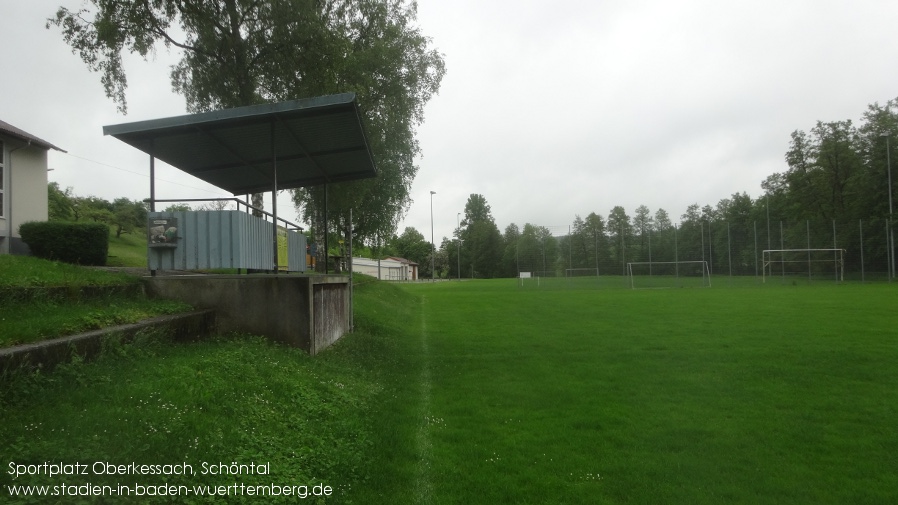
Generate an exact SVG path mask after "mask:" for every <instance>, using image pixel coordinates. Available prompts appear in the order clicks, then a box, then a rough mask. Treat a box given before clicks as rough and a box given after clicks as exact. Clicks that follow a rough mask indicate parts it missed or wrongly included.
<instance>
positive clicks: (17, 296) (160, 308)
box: [0, 255, 190, 347]
mask: <svg viewBox="0 0 898 505" xmlns="http://www.w3.org/2000/svg"><path fill="white" fill-rule="evenodd" d="M139 282H140V281H139V279H138V278H136V277H134V276H130V275H126V274H121V273H113V272H104V271H99V270H94V269H89V268H83V267H79V266H75V265H68V264H65V263H59V262H53V261H46V260H41V259H38V258H32V257H22V256H9V255H2V256H0V347H8V346H12V345H18V344H25V343H30V342H36V341H39V340H45V339H49V338H55V337H61V336H65V335H71V334H75V333H80V332H84V331H89V330H94V329H99V328H104V327H108V326H114V325H118V324H126V323H134V322H137V321H140V320H143V319H147V318H150V317H153V316H158V315H162V314H174V313H178V312H186V311H188V310H190V306H189V305H186V304H184V303H180V302H174V301H171V300H151V299H147V298H146V297H144V296H142V295H140V294H138V291H139V290H135V289H131V288H134V287H135V286H136V284H138V283H139ZM107 290H108V291H107ZM88 292H90V293H88Z"/></svg>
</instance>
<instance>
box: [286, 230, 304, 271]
mask: <svg viewBox="0 0 898 505" xmlns="http://www.w3.org/2000/svg"><path fill="white" fill-rule="evenodd" d="M287 270H288V271H290V272H305V271H306V236H305V235H303V234H302V233H298V232H295V231H288V232H287Z"/></svg>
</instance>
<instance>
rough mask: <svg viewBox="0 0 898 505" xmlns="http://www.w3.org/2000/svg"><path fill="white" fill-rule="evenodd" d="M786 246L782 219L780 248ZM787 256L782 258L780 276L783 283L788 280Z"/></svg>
mask: <svg viewBox="0 0 898 505" xmlns="http://www.w3.org/2000/svg"><path fill="white" fill-rule="evenodd" d="M785 248H786V242H785V241H784V240H783V222H782V221H780V249H785ZM784 259H785V258H781V259H780V278H781V281H782V282H783V283H785V282H786V262H785V261H784Z"/></svg>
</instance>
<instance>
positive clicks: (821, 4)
mask: <svg viewBox="0 0 898 505" xmlns="http://www.w3.org/2000/svg"><path fill="white" fill-rule="evenodd" d="M59 5H65V6H66V7H69V8H72V9H74V8H77V7H78V6H79V5H81V2H80V0H28V1H24V0H0V9H2V10H0V47H3V49H4V50H3V55H4V58H3V66H2V68H3V71H2V75H3V78H2V79H0V119H2V120H4V121H6V122H8V123H11V124H13V125H15V126H17V127H19V128H22V129H24V130H26V131H28V132H29V133H32V134H34V135H36V136H38V137H41V138H43V139H45V140H47V141H49V142H51V143H53V144H55V145H57V146H59V147H61V148H63V149H65V150H67V151H68V154H62V153H56V152H53V153H52V154H51V155H50V167H51V168H53V169H54V170H53V171H52V172H50V180H51V181H57V182H58V183H59V185H60V186H61V187H63V188H66V187H72V188H73V191H74V193H75V194H77V195H80V196H87V195H95V196H100V197H103V198H106V199H109V200H112V199H113V198H116V197H119V196H125V197H128V198H132V199H143V198H146V197H148V196H149V179H148V173H149V164H148V161H147V158H146V155H144V154H143V153H141V152H139V151H137V150H136V149H134V148H132V147H130V146H128V145H126V144H124V143H122V142H120V141H118V140H115V139H114V138H111V137H104V136H103V134H102V127H103V126H104V125H110V124H119V123H126V122H132V121H139V120H144V119H155V118H160V117H168V116H176V115H182V114H184V113H185V108H184V100H183V99H182V98H181V97H179V96H177V95H174V94H173V93H172V92H171V86H170V82H169V78H168V74H169V66H170V65H171V64H172V63H173V62H174V61H175V60H176V58H177V55H176V54H169V53H167V52H166V51H165V50H160V51H159V52H158V53H157V54H156V57H155V59H154V60H153V61H150V62H148V63H147V62H143V61H142V60H140V59H139V58H131V59H129V60H128V62H129V63H128V66H127V72H128V80H129V88H128V94H127V98H128V104H129V114H128V115H127V116H123V115H121V114H119V113H118V112H117V111H116V107H115V105H114V104H113V103H112V101H111V100H109V99H108V98H106V96H105V95H104V93H103V88H102V86H101V84H100V80H99V75H98V74H92V73H90V72H89V71H88V70H87V69H86V67H85V66H84V64H83V63H82V62H81V60H80V59H79V58H78V57H77V56H75V55H73V54H72V53H71V51H70V50H69V48H68V46H66V44H65V43H64V42H63V41H62V37H61V35H60V33H59V30H58V29H56V28H52V29H50V30H47V29H45V28H44V24H45V19H46V18H47V17H49V16H51V15H52V14H53V13H54V12H55V10H56V8H57V7H58V6H59ZM896 20H898V2H893V1H887V0H877V1H874V0H775V1H772V0H752V1H726V0H679V1H674V0H642V1H639V0H628V1H623V0H619V1H604V2H603V1H597V0H560V1H554V2H547V1H533V0H518V1H514V2H512V1H495V0H493V1H489V0H488V1H484V0H476V1H474V0H452V1H448V0H419V5H418V22H419V25H420V26H421V28H422V31H423V32H424V34H425V35H427V36H429V37H431V38H432V41H433V46H434V47H435V48H437V49H438V50H439V51H440V52H442V53H443V54H444V57H445V60H446V67H447V74H446V77H445V79H444V80H443V84H442V87H441V89H440V92H439V95H437V96H435V97H434V98H433V100H432V101H431V102H430V103H429V104H428V105H427V108H426V122H425V124H423V125H422V126H421V127H420V128H419V130H418V138H419V140H420V143H421V148H422V157H421V159H419V161H418V164H419V166H420V170H419V172H418V176H417V178H416V180H415V183H414V185H413V188H412V198H413V199H414V203H413V204H412V206H411V207H410V209H409V212H408V214H407V215H406V217H405V219H404V220H403V222H402V223H401V224H400V227H399V229H398V230H397V233H401V232H402V231H403V229H404V228H405V227H406V226H413V227H415V228H417V229H418V231H420V232H421V233H422V234H423V235H424V236H425V237H426V238H427V239H430V235H431V221H430V219H431V195H430V191H436V195H434V196H433V221H434V228H435V231H434V235H435V239H436V242H437V244H439V243H440V240H441V238H442V237H445V236H451V234H452V230H453V229H454V228H455V225H456V219H457V213H459V212H463V210H464V205H465V202H466V201H467V199H468V196H469V195H471V194H472V193H477V194H482V195H483V196H484V197H485V198H486V200H487V202H488V203H489V205H490V207H491V208H492V214H493V217H494V218H495V220H496V224H497V225H498V227H499V229H500V231H504V229H505V227H506V226H507V225H509V224H510V223H516V224H518V225H519V226H523V225H524V223H533V224H537V225H542V226H547V227H552V228H553V230H564V229H566V228H567V226H568V225H569V224H571V222H573V220H574V217H575V216H576V215H580V216H581V217H585V216H586V215H587V214H589V213H590V212H596V213H598V214H601V215H602V216H603V217H606V216H607V215H608V213H609V211H610V210H611V209H612V208H613V207H614V206H616V205H621V206H623V207H624V208H625V209H626V210H627V212H628V214H630V215H631V216H632V215H633V213H634V210H635V209H636V207H638V206H639V205H643V204H644V205H646V206H648V207H649V208H650V209H651V211H652V213H654V212H655V211H656V210H657V209H658V208H663V209H665V210H666V211H667V212H668V213H669V214H670V216H671V219H672V220H673V221H675V222H676V221H679V218H680V215H682V214H683V213H684V212H685V210H686V207H687V206H688V205H689V204H692V203H698V204H700V205H705V204H710V205H716V203H717V202H718V201H719V200H720V199H722V198H728V197H729V196H730V195H732V194H733V193H736V192H743V191H744V192H747V193H748V194H749V195H750V196H751V197H752V198H757V197H758V196H759V195H761V194H762V191H761V188H760V183H761V181H762V180H764V178H766V177H767V176H768V175H770V174H772V173H774V172H782V171H784V170H785V169H786V166H785V163H784V161H783V159H784V154H785V152H786V150H787V149H788V143H789V135H790V133H791V132H792V131H794V130H797V129H799V130H809V129H810V128H812V127H813V126H814V124H815V122H816V121H817V120H822V121H836V120H844V119H851V120H854V121H855V122H857V121H859V120H860V117H861V115H862V113H863V112H864V110H865V109H866V107H867V105H868V104H871V103H874V102H879V103H884V102H886V101H887V100H889V99H892V98H896V97H898V40H896V37H895V31H894V24H895V21H896ZM297 98H299V97H297ZM158 172H159V174H158V180H157V197H158V198H214V197H228V196H230V195H229V194H227V193H226V192H224V191H223V190H220V189H217V188H215V187H212V186H209V185H207V184H205V183H204V182H202V181H199V180H197V179H194V178H191V177H189V176H186V175H183V174H181V172H180V171H178V170H176V169H173V168H171V167H161V168H159V169H158ZM279 203H280V205H279V212H280V213H281V214H284V212H285V210H284V209H285V208H287V207H288V206H289V201H288V199H287V196H282V197H280V198H279ZM294 215H295V214H294ZM288 217H289V216H288ZM555 227H557V228H555Z"/></svg>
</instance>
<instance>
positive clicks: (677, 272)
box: [627, 261, 711, 289]
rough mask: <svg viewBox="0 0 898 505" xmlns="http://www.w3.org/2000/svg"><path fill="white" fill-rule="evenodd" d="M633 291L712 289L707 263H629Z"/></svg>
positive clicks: (628, 268) (628, 271) (628, 273)
mask: <svg viewBox="0 0 898 505" xmlns="http://www.w3.org/2000/svg"><path fill="white" fill-rule="evenodd" d="M627 277H629V281H630V288H631V289H657V288H673V287H680V288H682V287H703V288H709V287H711V270H710V269H709V268H708V262H707V261H634V262H630V263H627Z"/></svg>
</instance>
